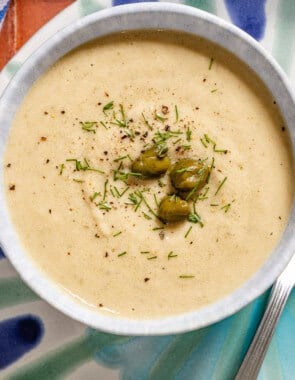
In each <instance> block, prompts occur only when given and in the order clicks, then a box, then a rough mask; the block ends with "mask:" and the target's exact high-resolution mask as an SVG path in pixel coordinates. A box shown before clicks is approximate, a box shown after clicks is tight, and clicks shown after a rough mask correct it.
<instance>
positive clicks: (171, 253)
mask: <svg viewBox="0 0 295 380" xmlns="http://www.w3.org/2000/svg"><path fill="white" fill-rule="evenodd" d="M177 256H178V255H175V254H174V253H173V251H171V252H169V253H168V260H170V259H173V257H177Z"/></svg>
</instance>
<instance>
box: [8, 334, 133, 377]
mask: <svg viewBox="0 0 295 380" xmlns="http://www.w3.org/2000/svg"><path fill="white" fill-rule="evenodd" d="M128 339H129V338H126V337H120V336H116V335H110V334H104V333H100V332H96V331H94V330H92V333H91V334H89V335H86V336H83V337H80V338H78V339H76V340H74V341H72V342H70V343H68V344H66V345H65V346H63V347H60V348H58V349H56V350H54V351H53V352H52V353H46V354H45V355H44V356H43V357H41V359H39V360H36V361H35V362H33V363H30V364H29V365H27V366H25V367H22V368H20V369H18V370H16V371H15V372H14V373H13V374H12V375H10V376H9V377H8V379H9V380H59V379H64V378H65V376H66V375H67V374H69V373H70V372H72V371H73V370H74V369H75V368H77V367H80V366H81V365H83V364H84V363H85V362H87V361H90V360H92V358H93V356H94V355H95V353H96V352H97V351H99V350H101V349H103V348H104V347H105V346H107V345H109V344H114V343H119V342H121V341H125V340H128Z"/></svg>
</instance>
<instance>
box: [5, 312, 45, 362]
mask: <svg viewBox="0 0 295 380" xmlns="http://www.w3.org/2000/svg"><path fill="white" fill-rule="evenodd" d="M43 335H44V327H43V322H42V321H41V319H40V318H38V317H36V316H33V315H21V316H18V317H15V318H10V319H6V320H4V321H2V322H0V369H3V368H5V367H7V366H9V365H10V364H12V363H14V362H15V361H16V360H18V359H19V358H21V357H22V356H23V355H25V354H26V353H27V352H28V351H30V350H32V349H33V348H35V347H36V346H37V345H38V344H39V343H40V341H41V339H42V337H43Z"/></svg>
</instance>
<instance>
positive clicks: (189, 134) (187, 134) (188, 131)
mask: <svg viewBox="0 0 295 380" xmlns="http://www.w3.org/2000/svg"><path fill="white" fill-rule="evenodd" d="M191 139H192V131H191V130H190V127H188V129H187V130H186V140H187V141H191Z"/></svg>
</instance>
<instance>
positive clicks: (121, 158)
mask: <svg viewBox="0 0 295 380" xmlns="http://www.w3.org/2000/svg"><path fill="white" fill-rule="evenodd" d="M125 158H129V160H130V161H131V162H132V158H131V157H130V156H129V154H126V156H121V157H118V158H115V159H114V162H119V161H122V160H125Z"/></svg>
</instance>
